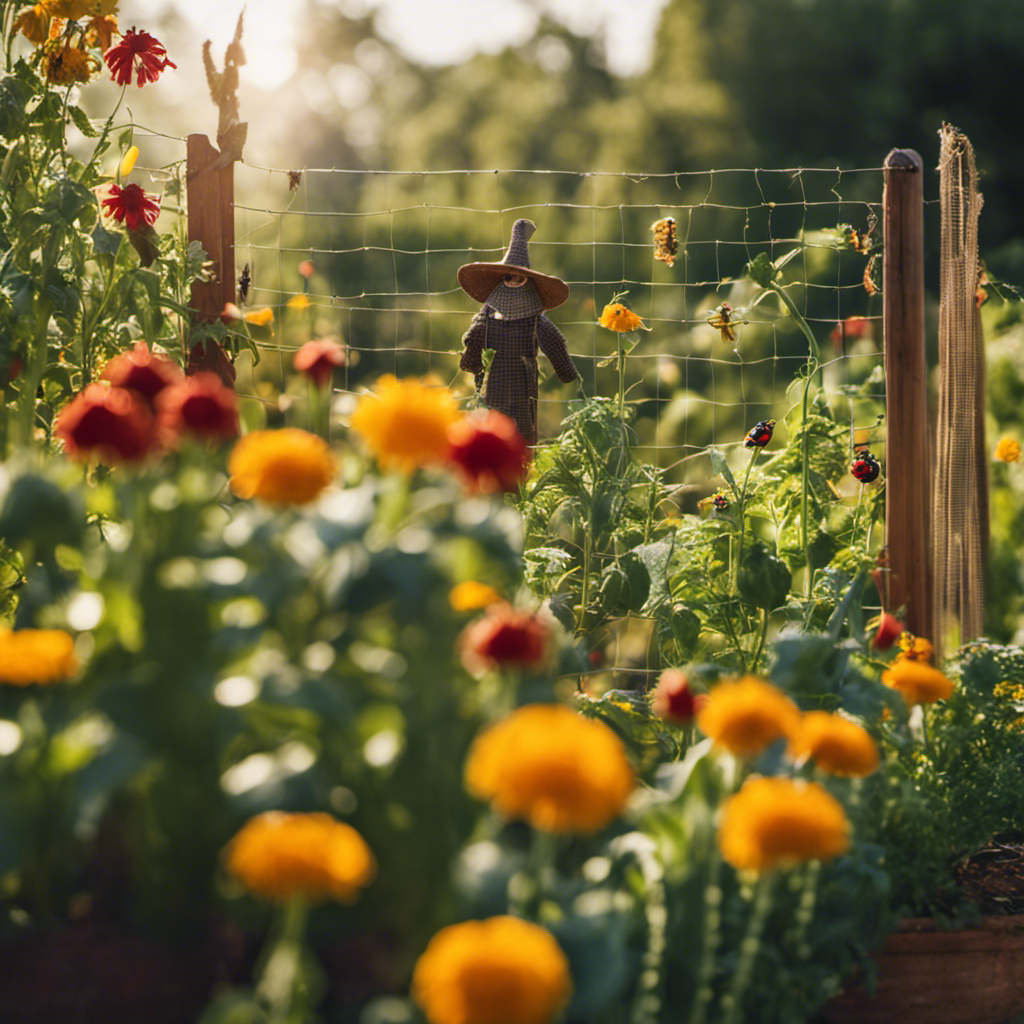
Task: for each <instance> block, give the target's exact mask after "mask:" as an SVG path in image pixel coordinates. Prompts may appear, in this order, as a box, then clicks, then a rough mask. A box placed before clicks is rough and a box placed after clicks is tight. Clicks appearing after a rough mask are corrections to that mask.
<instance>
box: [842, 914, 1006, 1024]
mask: <svg viewBox="0 0 1024 1024" xmlns="http://www.w3.org/2000/svg"><path fill="white" fill-rule="evenodd" d="M1021 1012H1024V916H1017V917H1010V916H1007V917H986V918H983V919H982V923H981V926H980V927H979V928H975V929H970V930H967V931H956V932H943V931H939V930H938V929H937V928H936V925H935V922H934V921H933V920H932V919H931V918H916V919H912V920H909V921H904V922H903V924H902V925H901V926H900V928H899V930H898V931H895V932H893V933H892V934H891V935H890V936H889V937H888V938H887V939H886V940H885V945H884V946H883V947H882V951H881V953H880V954H879V956H878V986H877V989H876V992H875V995H874V996H873V997H872V996H871V995H869V994H868V992H867V990H866V988H862V987H860V986H859V985H857V984H856V983H854V984H853V985H848V986H847V988H846V990H845V991H844V992H842V993H841V994H840V995H839V996H837V997H836V998H835V999H833V1000H832V1001H831V1002H830V1003H829V1004H828V1005H827V1006H826V1007H825V1010H824V1012H823V1015H822V1016H823V1019H824V1020H825V1021H827V1022H828V1024H893V1022H894V1021H899V1024H1006V1022H1007V1021H1009V1019H1010V1018H1011V1017H1013V1016H1015V1015H1016V1014H1018V1013H1021Z"/></svg>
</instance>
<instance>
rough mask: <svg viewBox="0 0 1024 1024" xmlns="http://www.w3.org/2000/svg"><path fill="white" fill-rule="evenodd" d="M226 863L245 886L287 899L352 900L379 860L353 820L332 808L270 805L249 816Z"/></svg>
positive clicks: (233, 844) (278, 898) (371, 874)
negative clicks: (305, 810)
mask: <svg viewBox="0 0 1024 1024" xmlns="http://www.w3.org/2000/svg"><path fill="white" fill-rule="evenodd" d="M227 867H228V870H229V871H230V872H231V874H233V875H234V876H235V877H236V878H238V879H239V880H240V881H241V882H242V883H243V884H244V885H245V887H246V888H247V889H249V890H250V891H251V892H254V893H256V895H258V896H263V897H264V898H266V899H270V900H275V901H280V902H286V901H288V900H290V899H296V898H298V899H304V900H307V901H310V902H318V901H320V900H325V899H335V900H340V901H341V902H342V903H353V902H354V901H355V900H356V898H357V897H358V895H359V890H360V889H362V888H364V887H365V886H366V885H368V884H369V883H370V881H371V880H372V879H373V876H374V874H375V873H376V870H377V865H376V861H375V860H374V857H373V854H372V853H371V852H370V848H369V847H368V846H367V845H366V842H365V841H364V840H363V837H362V836H361V835H360V834H359V833H358V832H357V831H356V830H355V829H354V828H352V826H351V825H346V824H344V823H343V822H340V821H335V819H334V818H332V817H331V816H330V815H329V814H285V813H283V812H281V811H267V812H266V813H264V814H260V815H259V816H257V817H255V818H251V819H250V820H249V821H248V822H246V823H245V825H243V826H242V829H241V831H239V832H238V834H237V835H236V836H235V838H234V839H232V840H231V843H230V844H229V846H228V848H227Z"/></svg>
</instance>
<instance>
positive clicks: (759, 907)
mask: <svg viewBox="0 0 1024 1024" xmlns="http://www.w3.org/2000/svg"><path fill="white" fill-rule="evenodd" d="M774 895H775V878H774V877H773V876H772V875H764V876H762V877H761V878H759V879H758V882H757V889H756V890H755V891H754V900H753V906H752V907H751V910H750V920H749V921H747V930H746V932H745V933H744V935H743V941H742V942H741V943H740V957H739V961H738V962H737V964H736V970H735V972H734V974H733V977H732V987H731V988H730V990H729V991H728V992H726V994H725V995H724V996H722V1014H721V1024H739V1021H740V1020H742V1017H743V997H744V996H745V995H746V994H747V988H748V987H749V985H750V980H751V978H752V977H753V974H754V964H755V963H756V962H757V954H758V952H759V951H760V949H761V936H762V935H763V934H764V926H765V925H766V924H767V923H768V915H769V913H770V912H771V909H772V903H773V902H774Z"/></svg>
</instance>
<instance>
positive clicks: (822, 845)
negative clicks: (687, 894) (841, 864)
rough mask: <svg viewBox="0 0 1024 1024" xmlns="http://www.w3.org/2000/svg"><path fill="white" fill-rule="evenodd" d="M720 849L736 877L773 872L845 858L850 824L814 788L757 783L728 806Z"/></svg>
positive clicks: (790, 783)
mask: <svg viewBox="0 0 1024 1024" xmlns="http://www.w3.org/2000/svg"><path fill="white" fill-rule="evenodd" d="M718 845H719V848H720V849H721V851H722V856H723V857H724V858H725V859H726V860H727V861H728V862H729V863H730V864H731V865H732V866H733V867H734V868H736V869H737V870H738V871H770V870H772V869H773V868H778V867H788V866H791V865H793V864H797V863H801V862H803V861H809V860H831V859H832V858H833V857H838V856H839V855H840V854H842V853H845V852H846V851H847V850H848V849H849V848H850V823H849V822H848V821H847V818H846V814H845V813H844V811H843V808H842V806H841V805H840V803H839V801H838V800H836V799H835V797H833V796H832V795H831V794H830V793H829V792H828V791H827V790H826V789H825V788H824V787H823V786H820V785H818V783H816V782H802V781H799V780H793V779H761V778H755V779H749V780H748V781H747V782H745V783H744V784H743V788H742V789H740V791H739V792H738V793H737V794H736V795H735V796H733V797H730V798H729V799H728V800H727V801H726V803H725V807H724V808H723V810H722V823H721V826H720V828H719V831H718Z"/></svg>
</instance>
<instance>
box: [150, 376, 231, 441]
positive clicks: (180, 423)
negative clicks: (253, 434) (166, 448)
mask: <svg viewBox="0 0 1024 1024" xmlns="http://www.w3.org/2000/svg"><path fill="white" fill-rule="evenodd" d="M156 409H157V423H158V427H159V430H160V435H161V437H163V438H164V440H165V441H166V442H167V443H168V444H174V443H176V442H177V441H178V440H179V439H180V438H181V437H182V435H183V434H190V435H192V436H193V437H199V438H207V439H209V440H218V439H220V438H231V437H237V436H238V400H237V399H236V398H235V393H234V391H232V390H231V388H227V387H225V386H224V384H223V383H222V382H221V379H220V377H218V376H217V374H215V373H197V374H195V375H194V376H192V377H186V378H185V379H184V380H183V381H182V382H181V383H179V384H172V385H171V386H170V387H168V388H165V389H164V390H163V391H161V392H160V394H159V396H158V397H157V400H156Z"/></svg>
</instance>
